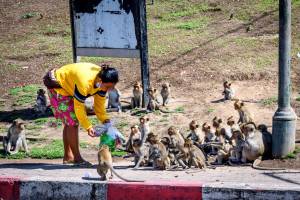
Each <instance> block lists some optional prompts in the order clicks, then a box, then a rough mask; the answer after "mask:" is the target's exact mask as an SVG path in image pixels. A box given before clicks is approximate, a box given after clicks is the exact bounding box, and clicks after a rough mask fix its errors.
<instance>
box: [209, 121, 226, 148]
mask: <svg viewBox="0 0 300 200" xmlns="http://www.w3.org/2000/svg"><path fill="white" fill-rule="evenodd" d="M222 123H223V121H222V119H221V118H218V117H214V118H213V123H212V124H213V127H214V128H215V130H216V131H215V135H216V141H217V142H221V143H224V142H225V139H226V129H225V128H224V127H223V125H222Z"/></svg>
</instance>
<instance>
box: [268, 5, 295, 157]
mask: <svg viewBox="0 0 300 200" xmlns="http://www.w3.org/2000/svg"><path fill="white" fill-rule="evenodd" d="M290 52H291V0H279V85H278V109H277V111H276V112H275V114H274V116H273V129H272V154H273V156H274V157H275V158H282V157H284V156H286V155H287V154H288V153H290V152H293V151H294V149H295V137H296V121H297V116H296V114H295V112H294V110H293V109H292V107H291V103H290V95H291V85H290V83H291V82H290V65H291V57H290Z"/></svg>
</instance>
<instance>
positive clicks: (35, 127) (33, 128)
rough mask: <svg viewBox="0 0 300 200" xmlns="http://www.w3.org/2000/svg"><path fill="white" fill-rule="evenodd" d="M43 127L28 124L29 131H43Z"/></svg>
mask: <svg viewBox="0 0 300 200" xmlns="http://www.w3.org/2000/svg"><path fill="white" fill-rule="evenodd" d="M42 128H43V127H42V126H41V125H36V124H27V125H26V129H27V130H41V129H42Z"/></svg>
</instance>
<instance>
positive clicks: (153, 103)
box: [147, 87, 174, 113]
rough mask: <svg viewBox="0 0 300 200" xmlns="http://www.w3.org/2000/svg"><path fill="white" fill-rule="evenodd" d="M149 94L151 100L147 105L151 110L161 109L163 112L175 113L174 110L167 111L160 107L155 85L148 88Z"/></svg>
mask: <svg viewBox="0 0 300 200" xmlns="http://www.w3.org/2000/svg"><path fill="white" fill-rule="evenodd" d="M147 92H148V95H149V102H148V105H147V110H149V111H152V112H153V111H155V110H159V111H160V112H162V113H174V112H172V111H167V110H164V109H162V108H161V107H160V105H159V103H158V100H157V90H156V88H154V87H149V88H148V90H147Z"/></svg>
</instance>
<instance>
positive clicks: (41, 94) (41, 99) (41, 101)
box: [34, 89, 47, 115]
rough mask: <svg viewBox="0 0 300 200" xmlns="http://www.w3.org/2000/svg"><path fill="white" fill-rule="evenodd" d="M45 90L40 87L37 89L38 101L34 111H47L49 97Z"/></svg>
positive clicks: (43, 112)
mask: <svg viewBox="0 0 300 200" xmlns="http://www.w3.org/2000/svg"><path fill="white" fill-rule="evenodd" d="M45 93H46V92H45V90H43V89H39V90H38V91H37V97H36V103H35V105H34V111H35V112H36V113H37V114H38V115H45V113H46V111H47V98H46V95H45Z"/></svg>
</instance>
